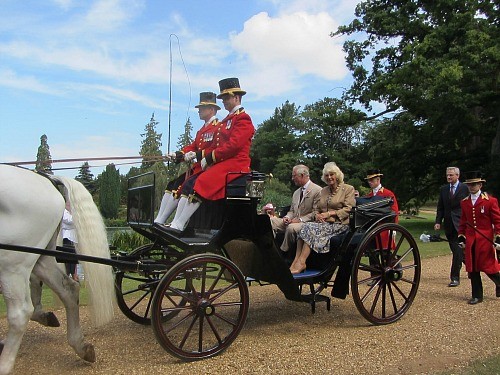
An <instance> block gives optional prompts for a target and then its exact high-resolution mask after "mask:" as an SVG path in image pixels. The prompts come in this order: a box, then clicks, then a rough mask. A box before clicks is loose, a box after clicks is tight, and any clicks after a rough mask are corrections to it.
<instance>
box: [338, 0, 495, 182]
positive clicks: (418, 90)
mask: <svg viewBox="0 0 500 375" xmlns="http://www.w3.org/2000/svg"><path fill="white" fill-rule="evenodd" d="M355 16H356V19H354V20H353V21H352V22H351V23H350V24H349V25H346V26H341V27H339V29H338V30H337V31H336V32H334V33H332V36H336V35H351V36H355V37H356V39H350V40H347V41H346V42H345V44H344V49H345V51H346V52H347V58H346V61H347V66H348V68H349V69H350V70H351V71H352V74H353V78H354V83H353V85H352V86H351V88H350V89H349V90H348V92H347V93H346V94H347V95H346V97H348V98H349V99H351V100H358V101H359V102H361V103H362V104H363V105H364V106H366V107H367V108H371V106H372V104H373V103H375V102H376V103H379V104H382V105H383V106H384V108H383V110H382V111H381V112H380V113H388V112H396V111H397V112H398V113H401V112H408V114H409V115H410V116H411V117H413V118H414V120H415V126H416V127H418V128H419V129H421V131H419V132H413V131H412V130H411V129H408V130H409V133H408V136H412V135H415V134H419V135H422V134H425V137H424V138H425V139H427V140H428V141H429V142H430V144H431V145H432V146H433V147H432V149H433V150H434V152H435V154H434V160H435V162H436V163H438V165H437V170H439V174H438V175H435V176H433V177H434V178H432V179H431V180H433V181H435V183H434V184H435V185H437V184H439V183H440V182H441V181H442V170H444V168H445V167H446V166H447V165H452V164H453V165H459V166H460V167H461V168H462V169H483V172H486V173H487V174H489V175H490V179H489V180H488V187H489V188H491V189H493V190H495V191H497V192H499V191H500V165H499V163H500V157H499V156H500V120H499V110H498V108H500V103H499V101H500V95H499V91H498V87H499V86H498V83H499V82H498V81H499V78H500V70H499V66H500V44H499V43H498V40H500V28H499V27H498V26H499V5H498V2H494V1H488V0H434V1H428V0H408V1H400V0H370V1H363V2H361V3H359V4H358V6H357V7H356V11H355ZM415 141H416V139H415ZM427 145H428V144H422V147H421V150H422V149H423V148H424V146H425V147H426V146H427ZM401 152H403V153H409V152H410V151H409V150H401ZM395 156H398V157H399V156H400V155H395ZM413 160H414V162H413V163H412V164H410V165H406V166H405V167H406V168H411V169H416V168H421V166H422V164H421V163H420V162H418V158H416V157H415V155H414V159H413ZM415 183H419V182H417V181H415Z"/></svg>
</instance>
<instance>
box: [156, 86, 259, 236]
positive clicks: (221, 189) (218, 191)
mask: <svg viewBox="0 0 500 375" xmlns="http://www.w3.org/2000/svg"><path fill="white" fill-rule="evenodd" d="M219 88H220V91H221V92H220V94H219V95H217V98H219V99H222V103H223V104H224V108H225V109H226V110H228V111H229V114H228V115H227V116H226V118H224V119H223V120H222V121H221V122H220V123H219V124H218V126H217V130H216V132H215V134H214V141H213V144H212V145H211V150H212V151H211V152H208V153H207V152H206V150H205V155H204V157H203V159H201V162H200V164H201V168H202V169H203V171H204V172H202V173H199V174H197V175H195V176H191V177H190V178H189V179H188V180H187V181H186V182H185V183H184V184H183V186H182V194H181V198H180V199H179V203H178V206H177V211H176V213H175V217H174V220H172V223H171V224H170V227H168V228H166V230H167V231H169V232H172V233H175V234H179V233H180V232H182V231H184V229H185V228H186V226H187V224H188V222H189V219H190V218H191V216H192V215H193V214H194V213H195V212H196V210H197V209H198V207H199V206H200V203H201V202H202V201H203V200H218V199H223V198H224V197H225V188H226V182H231V181H232V180H235V179H236V178H238V177H240V175H239V174H237V173H235V174H233V175H230V176H228V173H229V172H242V173H249V172H250V145H251V143H252V137H253V135H254V132H255V129H254V126H253V124H252V120H251V118H250V116H249V115H248V114H247V113H246V112H245V110H244V108H243V106H242V105H241V98H242V97H243V95H245V93H246V91H244V90H242V89H241V88H240V83H239V80H238V78H226V79H223V80H221V81H219Z"/></svg>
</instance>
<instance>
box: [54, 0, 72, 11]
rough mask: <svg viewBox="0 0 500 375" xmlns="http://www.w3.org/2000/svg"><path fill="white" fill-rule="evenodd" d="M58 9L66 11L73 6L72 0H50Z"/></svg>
mask: <svg viewBox="0 0 500 375" xmlns="http://www.w3.org/2000/svg"><path fill="white" fill-rule="evenodd" d="M52 1H53V3H55V4H56V6H58V7H59V8H61V9H63V10H68V9H70V8H71V7H72V6H73V0H52Z"/></svg>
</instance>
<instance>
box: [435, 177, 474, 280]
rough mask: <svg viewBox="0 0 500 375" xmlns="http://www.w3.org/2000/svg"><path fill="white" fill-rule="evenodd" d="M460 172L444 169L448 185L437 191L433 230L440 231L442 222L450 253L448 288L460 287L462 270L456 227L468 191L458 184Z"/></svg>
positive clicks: (464, 186)
mask: <svg viewBox="0 0 500 375" xmlns="http://www.w3.org/2000/svg"><path fill="white" fill-rule="evenodd" d="M459 177H460V170H459V169H458V168H457V167H448V168H446V180H447V181H448V183H447V184H446V185H443V186H442V187H441V189H440V191H439V200H438V205H437V212H436V222H435V224H434V230H440V229H441V223H442V222H443V220H444V233H445V235H446V238H447V239H448V243H449V246H450V250H451V253H452V255H453V258H452V261H451V271H450V279H451V281H450V283H449V284H448V286H451V287H454V286H459V285H460V270H461V269H462V261H463V250H462V248H461V247H460V246H459V245H458V241H457V237H458V225H459V223H460V215H461V214H462V209H461V207H460V202H461V201H462V199H464V198H465V197H467V196H468V194H469V189H468V188H467V185H465V184H462V183H460V181H459V180H458V178H459Z"/></svg>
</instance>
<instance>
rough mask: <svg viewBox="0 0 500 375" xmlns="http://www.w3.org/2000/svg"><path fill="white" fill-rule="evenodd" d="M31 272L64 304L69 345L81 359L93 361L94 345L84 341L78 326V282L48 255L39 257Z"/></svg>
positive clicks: (94, 358)
mask: <svg viewBox="0 0 500 375" xmlns="http://www.w3.org/2000/svg"><path fill="white" fill-rule="evenodd" d="M33 273H34V274H35V275H36V276H37V277H39V278H40V279H41V280H42V281H43V282H44V283H45V284H46V285H47V286H48V287H49V288H50V289H52V290H53V291H54V293H56V294H57V296H58V297H59V298H60V300H61V301H62V303H63V304H64V307H65V309H66V317H67V337H68V343H69V345H70V346H71V347H72V348H73V350H74V351H75V353H76V354H77V355H78V356H79V357H80V358H82V359H83V360H85V361H87V362H95V360H96V357H95V351H94V346H93V345H92V344H90V343H85V341H84V337H83V333H82V329H81V326H80V312H79V299H80V284H79V283H78V282H76V281H73V280H72V279H71V278H70V277H69V276H67V275H66V274H65V273H64V272H63V271H62V270H61V269H60V268H59V267H57V264H56V261H55V259H54V258H50V257H41V258H40V259H39V261H38V263H37V264H36V265H35V268H34V269H33Z"/></svg>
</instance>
